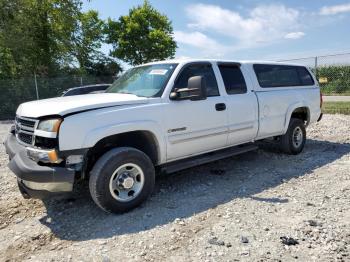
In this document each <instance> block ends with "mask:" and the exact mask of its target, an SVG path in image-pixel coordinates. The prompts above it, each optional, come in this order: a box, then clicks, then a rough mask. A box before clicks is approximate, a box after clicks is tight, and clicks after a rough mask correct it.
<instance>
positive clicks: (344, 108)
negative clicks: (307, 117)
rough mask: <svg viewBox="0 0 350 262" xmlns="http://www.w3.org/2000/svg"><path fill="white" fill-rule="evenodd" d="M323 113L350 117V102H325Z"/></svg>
mask: <svg viewBox="0 0 350 262" xmlns="http://www.w3.org/2000/svg"><path fill="white" fill-rule="evenodd" d="M322 112H323V113H325V114H344V115H350V102H324V103H323V106H322Z"/></svg>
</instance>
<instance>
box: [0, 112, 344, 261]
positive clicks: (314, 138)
mask: <svg viewBox="0 0 350 262" xmlns="http://www.w3.org/2000/svg"><path fill="white" fill-rule="evenodd" d="M8 128H9V123H2V124H0V142H2V141H3V140H4V139H5V136H6V134H7V130H8ZM308 138H309V139H308V141H307V143H306V146H305V149H304V152H303V153H302V154H300V155H297V156H288V155H283V154H280V153H278V152H277V151H276V150H273V149H271V148H270V147H265V148H264V149H263V150H262V149H260V150H258V151H255V152H249V153H246V154H244V155H240V156H236V157H232V158H229V159H226V160H221V161H217V162H214V163H211V164H207V165H204V166H200V167H196V168H192V169H189V170H186V171H182V172H179V173H177V174H174V175H170V176H165V177H160V178H159V179H158V181H157V186H156V190H155V193H154V194H153V195H152V197H151V198H150V199H149V200H148V201H147V202H146V203H145V204H143V205H142V206H141V207H139V208H137V209H135V210H134V211H132V212H129V213H126V214H123V215H111V214H106V213H104V212H102V211H101V210H100V209H98V208H97V207H96V206H95V205H94V203H93V202H92V200H91V199H90V197H89V193H88V190H87V187H86V185H81V186H79V188H78V189H77V190H76V192H74V194H73V195H72V196H71V197H70V198H69V199H61V200H51V201H45V202H42V201H40V200H25V199H23V198H22V197H21V195H20V194H19V192H18V190H17V185H16V180H15V177H14V175H13V174H12V173H11V172H10V171H9V169H8V168H7V167H6V165H7V156H6V155H5V153H4V147H3V145H1V146H0V260H2V261H104V262H107V261H115V260H116V259H118V260H121V261H122V260H124V261H129V260H131V261H134V260H135V261H297V260H300V261H350V201H349V194H350V116H344V115H325V116H324V118H323V120H322V121H321V122H320V123H317V124H314V125H312V126H310V127H309V128H308Z"/></svg>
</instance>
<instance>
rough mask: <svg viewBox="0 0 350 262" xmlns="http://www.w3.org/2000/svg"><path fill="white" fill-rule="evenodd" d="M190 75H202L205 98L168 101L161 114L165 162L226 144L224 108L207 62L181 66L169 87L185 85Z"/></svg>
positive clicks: (226, 131) (226, 133)
mask: <svg viewBox="0 0 350 262" xmlns="http://www.w3.org/2000/svg"><path fill="white" fill-rule="evenodd" d="M193 76H202V77H204V79H205V82H206V86H207V98H206V99H204V100H197V101H192V100H181V101H177V100H170V101H169V105H168V106H167V107H166V108H167V109H166V110H167V112H166V114H165V116H166V117H165V127H166V134H167V160H168V161H171V160H176V159H180V158H185V157H188V156H191V155H197V154H201V153H205V152H208V151H212V150H215V149H220V148H223V147H225V146H226V144H227V137H228V127H227V110H226V105H225V100H224V98H223V97H221V96H220V93H219V89H218V84H217V81H216V77H215V74H214V71H213V68H212V65H211V63H192V64H188V65H185V66H184V68H183V69H182V71H181V72H180V73H179V76H178V77H177V79H176V80H175V84H174V87H173V90H174V89H177V88H186V87H187V83H188V79H189V78H190V77H193Z"/></svg>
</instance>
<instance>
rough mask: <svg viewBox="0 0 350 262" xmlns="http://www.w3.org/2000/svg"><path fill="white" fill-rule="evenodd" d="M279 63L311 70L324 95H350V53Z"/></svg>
mask: <svg viewBox="0 0 350 262" xmlns="http://www.w3.org/2000/svg"><path fill="white" fill-rule="evenodd" d="M279 61H280V62H291V63H296V64H302V65H305V66H308V67H309V68H311V69H312V71H313V72H314V73H315V74H316V77H317V79H318V82H319V84H320V87H321V90H322V93H323V94H339V95H350V53H343V54H334V55H325V56H316V57H306V58H298V59H289V60H279Z"/></svg>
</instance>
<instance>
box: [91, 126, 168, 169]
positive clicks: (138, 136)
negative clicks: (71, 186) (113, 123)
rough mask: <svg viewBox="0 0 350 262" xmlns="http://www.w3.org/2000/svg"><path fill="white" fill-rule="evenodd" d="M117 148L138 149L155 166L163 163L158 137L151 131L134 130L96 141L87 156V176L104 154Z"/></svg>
mask: <svg viewBox="0 0 350 262" xmlns="http://www.w3.org/2000/svg"><path fill="white" fill-rule="evenodd" d="M116 147H132V148H135V149H138V150H140V151H142V152H143V153H145V154H146V155H147V156H148V157H149V158H150V159H151V161H152V163H153V165H155V166H156V165H158V164H160V163H161V161H162V159H161V157H162V152H161V145H160V144H159V141H158V139H157V137H156V135H155V134H154V133H153V132H151V131H149V130H133V131H128V132H123V133H117V134H113V135H109V136H106V137H103V138H101V139H100V140H98V141H96V143H95V144H94V145H93V146H92V147H91V148H90V149H89V150H88V152H87V154H86V167H85V172H86V174H88V173H89V171H90V170H91V169H92V167H93V166H94V164H95V163H96V161H97V160H98V159H99V158H100V157H101V156H102V155H103V154H104V153H106V152H108V151H109V150H111V149H113V148H116Z"/></svg>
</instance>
